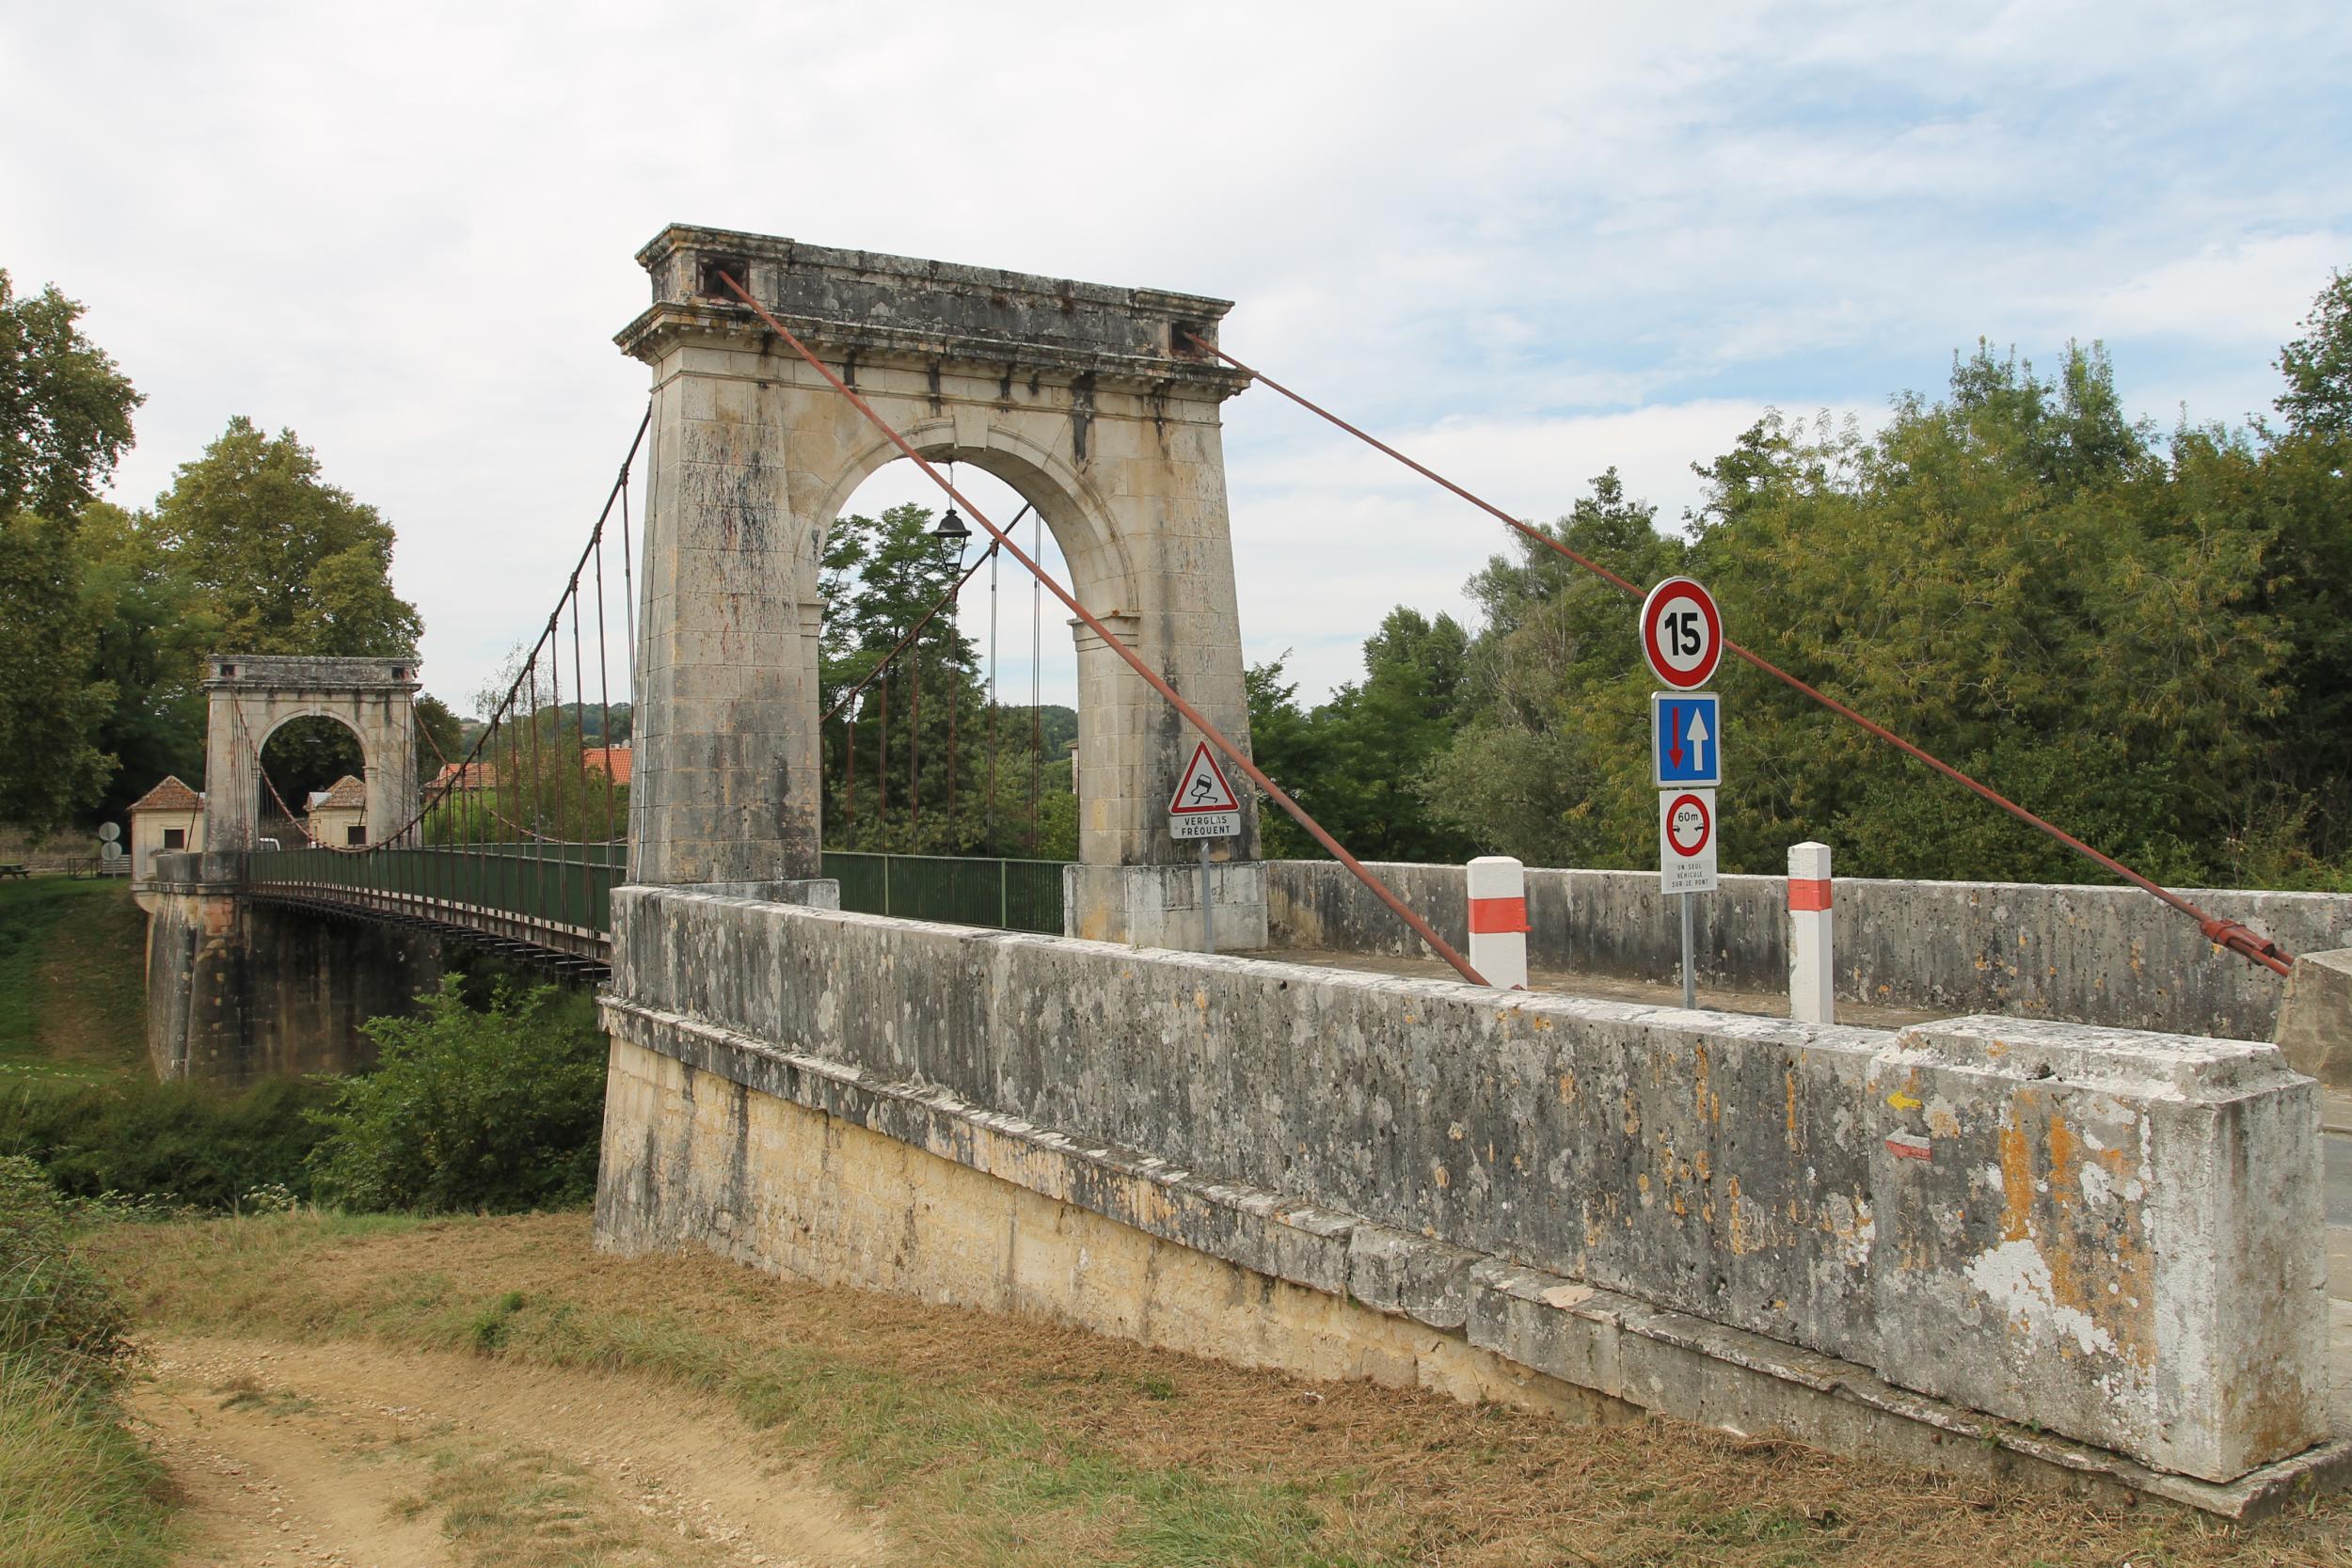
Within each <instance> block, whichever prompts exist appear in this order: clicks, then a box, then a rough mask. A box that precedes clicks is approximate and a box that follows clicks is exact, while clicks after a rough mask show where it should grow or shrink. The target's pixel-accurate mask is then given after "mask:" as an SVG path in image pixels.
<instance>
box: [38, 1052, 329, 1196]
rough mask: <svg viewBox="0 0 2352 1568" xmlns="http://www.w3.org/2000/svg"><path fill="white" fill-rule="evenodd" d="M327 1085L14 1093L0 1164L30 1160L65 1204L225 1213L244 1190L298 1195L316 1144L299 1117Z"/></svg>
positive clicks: (306, 1191)
mask: <svg viewBox="0 0 2352 1568" xmlns="http://www.w3.org/2000/svg"><path fill="white" fill-rule="evenodd" d="M334 1096H335V1090H334V1088H333V1086H332V1085H328V1084H324V1083H321V1082H318V1081H316V1080H304V1079H271V1080H268V1081H266V1082H263V1083H261V1084H257V1085H254V1086H253V1087H252V1088H249V1089H247V1090H246V1091H245V1092H244V1093H242V1094H232V1093H229V1092H227V1091H224V1090H221V1089H218V1088H215V1087H214V1086H212V1085H205V1084H191V1083H186V1082H183V1081H178V1082H172V1083H166V1084H159V1083H156V1082H154V1081H153V1080H151V1079H139V1078H126V1079H123V1080H121V1081H119V1082H117V1083H110V1084H103V1085H91V1086H88V1087H86V1088H73V1089H62V1088H57V1087H54V1086H49V1085H26V1086H24V1087H23V1088H20V1089H17V1090H16V1091H14V1092H13V1093H8V1094H0V1155H7V1154H14V1155H26V1156H30V1157H31V1158H32V1159H34V1160H36V1161H38V1162H40V1164H41V1166H42V1167H43V1168H44V1169H46V1170H47V1172H48V1174H49V1180H51V1181H52V1182H54V1183H55V1184H56V1187H57V1189H58V1190H59V1191H60V1192H63V1193H65V1194H67V1195H69V1196H74V1197H83V1198H96V1197H100V1196H104V1195H108V1194H123V1193H128V1194H137V1195H151V1196H168V1197H169V1198H170V1199H171V1200H173V1201H176V1202H179V1203H183V1204H189V1205H193V1206H195V1207H198V1208H204V1209H230V1208H234V1207H236V1206H237V1205H238V1204H239V1203H240V1202H241V1201H242V1200H243V1199H244V1198H245V1196H246V1194H247V1193H249V1192H252V1191H253V1190H254V1189H256V1188H263V1187H272V1186H280V1187H284V1188H285V1189H287V1191H288V1192H289V1193H290V1194H291V1195H292V1196H294V1197H295V1198H307V1197H308V1196H310V1167H309V1165H308V1164H306V1163H305V1162H306V1161H307V1160H308V1158H309V1156H310V1150H311V1149H312V1148H314V1147H315V1146H316V1145H317V1143H318V1141H319V1138H320V1136H321V1132H320V1129H319V1127H318V1126H317V1125H316V1123H315V1122H314V1121H313V1120H312V1119H311V1117H310V1115H309V1113H310V1111H312V1110H314V1109H316V1108H318V1107H320V1106H322V1105H325V1104H327V1103H328V1102H330V1101H332V1100H333V1099H334Z"/></svg>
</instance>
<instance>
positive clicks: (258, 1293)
mask: <svg viewBox="0 0 2352 1568" xmlns="http://www.w3.org/2000/svg"><path fill="white" fill-rule="evenodd" d="M587 1230H588V1225H587V1220H586V1217H585V1216H583V1215H577V1214H564V1215H552V1216H532V1217H524V1218H516V1219H501V1220H454V1221H440V1222H434V1223H431V1224H422V1225H416V1224H397V1223H391V1224H388V1223H386V1222H371V1223H368V1224H364V1225H361V1224H358V1223H355V1222H348V1221H336V1220H332V1219H325V1220H322V1219H319V1218H317V1217H310V1218H294V1219H291V1220H230V1221H218V1222H209V1223H206V1224H202V1225H193V1226H173V1227H152V1228H135V1227H124V1228H122V1229H119V1230H118V1231H115V1232H113V1233H112V1234H111V1235H110V1236H109V1238H108V1242H109V1245H110V1247H111V1248H112V1258H113V1262H112V1267H113V1268H114V1269H115V1271H116V1272H117V1273H118V1274H119V1275H120V1276H121V1277H122V1278H123V1279H124V1280H125V1282H126V1283H127V1284H128V1285H129V1286H130V1288H131V1289H132V1291H133V1292H134V1293H135V1296H136V1297H137V1298H138V1300H139V1303H140V1306H141V1309H142V1312H143V1314H147V1315H153V1316H156V1317H159V1318H161V1319H163V1320H165V1321H167V1322H170V1323H175V1324H179V1325H183V1326H186V1327H189V1328H195V1329H201V1330H211V1331H215V1332H220V1331H228V1332H234V1333H239V1334H246V1335H264V1336H267V1335H278V1336H302V1337H310V1336H316V1335H341V1336H366V1337H373V1338H379V1339H382V1340H385V1341H387V1342H389V1343H395V1344H423V1345H431V1346H436V1347H440V1348H471V1349H474V1350H476V1351H477V1352H478V1353H482V1354H495V1355H497V1356H499V1357H501V1359H508V1360H516V1361H520V1362H523V1363H525V1364H531V1363H534V1362H535V1363H540V1364H549V1365H570V1366H590V1367H596V1368H599V1369H603V1370H623V1371H631V1372H635V1373H637V1374H640V1375H644V1376H647V1377H651V1378H658V1379H667V1380H673V1381H676V1382H681V1383H685V1384H690V1385H692V1386H696V1387H700V1388H704V1389H707V1390H711V1391H715V1392H718V1393H721V1394H723V1395H724V1396H726V1397H729V1398H731V1399H733V1400H734V1401H735V1402H737V1404H738V1407H739V1409H741V1410H742V1411H743V1412H744V1413H745V1415H746V1416H747V1417H750V1418H752V1419H753V1421H754V1423H755V1425H757V1426H759V1427H760V1428H762V1429H763V1434H764V1436H765V1437H766V1438H767V1439H768V1440H770V1441H772V1442H773V1443H774V1444H775V1445H776V1452H777V1453H778V1455H779V1456H780V1457H783V1458H786V1459H789V1460H792V1461H794V1462H798V1463H807V1464H812V1465H815V1466H817V1468H818V1470H819V1471H820V1472H821V1473H822V1474H823V1475H824V1477H825V1478H826V1479H827V1480H828V1481H830V1482H832V1483H833V1484H834V1486H836V1487H838V1488H840V1489H841V1490H843V1491H845V1492H847V1493H848V1494H850V1496H851V1497H855V1498H857V1499H858V1500H860V1501H867V1502H873V1503H877V1504H879V1505H881V1506H882V1508H883V1509H884V1510H885V1514H886V1517H887V1520H888V1523H889V1526H890V1528H892V1530H893V1532H894V1533H895V1534H896V1535H898V1537H899V1538H900V1539H902V1540H907V1541H911V1542H913V1543H914V1544H915V1545H916V1547H917V1548H918V1550H920V1551H922V1552H923V1554H924V1560H942V1561H945V1560H955V1561H959V1562H972V1563H984V1562H1004V1563H1014V1562H1022V1563H1027V1562H1036V1563H1057V1564H1058V1563H1066V1562H1144V1563H1210V1562H1289V1563H1301V1564H1305V1563H1329V1564H1339V1563H1373V1562H1382V1563H1389V1562H1394V1563H1422V1564H1433V1565H1435V1564H1444V1565H1448V1568H1454V1565H1460V1568H1471V1565H1478V1568H1486V1565H1501V1564H1505V1563H1508V1564H1514V1565H1518V1564H1539V1563H1559V1564H1578V1565H1582V1564H1595V1563H1598V1564H1607V1565H1609V1568H1636V1565H1659V1564H1683V1563H1691V1564H1695V1563H1725V1564H1744V1565H1756V1568H1764V1565H1770V1568H1801V1565H1805V1564H1832V1563H1851V1564H1868V1565H1869V1568H1929V1565H1935V1568H1944V1565H1949V1564H1955V1563H1959V1564H1970V1565H1986V1568H1990V1565H1994V1564H2004V1565H2005V1564H2037V1563H2046V1564H2109V1565H2113V1564H2121V1563H2126V1562H2128V1563H2131V1564H2134V1565H2135V1568H2189V1565H2207V1564H2223V1563H2231V1564H2308V1565H2315V1568H2330V1565H2336V1568H2352V1513H2347V1511H2346V1510H2345V1509H2344V1507H2342V1506H2341V1505H2339V1504H2338V1503H2336V1502H2335V1501H2333V1500H2332V1499H2331V1500H2326V1501H2322V1502H2320V1503H2317V1504H2314V1505H2312V1506H2311V1507H2310V1508H2308V1509H2306V1510H2304V1511H2302V1512H2300V1513H2296V1515H2295V1516H2293V1517H2290V1518H2286V1519H2280V1520H2277V1521H2273V1522H2270V1523H2267V1524H2264V1525H2261V1526H2256V1527H2251V1528H2235V1527H2230V1526H2226V1525H2222V1524H2219V1523H2217V1522H2215V1521H2211V1520H2208V1519H2205V1518H2202V1517H2201V1516H2198V1515H2194V1514H2191V1513H2186V1512H2185V1511H2181V1510H2177V1509H2173V1508H2170V1507H2167V1506H2163V1505H2158V1504H2153V1503H2152V1504H2146V1505H2142V1506H2139V1507H2136V1508H2122V1509H2106V1508H2092V1507H2090V1506H2087V1505H2084V1504H2081V1503H2077V1502H2071V1501H2067V1500H2064V1499H2059V1498H2055V1497H2050V1496H2047V1495H2045V1494H2042V1493H2039V1492H2032V1491H2024V1490H2008V1489H2002V1488H1996V1487H1987V1486H1975V1485H1963V1484H1955V1483H1951V1482H1947V1481H1939V1480H1937V1479H1935V1478H1933V1477H1930V1476H1926V1475H1922V1474H1919V1473H1917V1472H1913V1471H1907V1470H1902V1469H1899V1468H1896V1467H1892V1466H1887V1465H1872V1464H1867V1463H1860V1462H1854V1461H1848V1460H1839V1459H1836V1458H1831V1457H1828V1456H1825V1455H1822V1454H1819V1453H1815V1452H1813V1451H1811V1450H1809V1449H1803V1448H1800V1447H1798V1446H1796V1445H1793V1444H1787V1443H1777V1442H1758V1441H1741V1440H1738V1439H1734V1438H1731V1437H1728V1436H1725V1435H1723V1434H1720V1433H1712V1432H1708V1431H1705V1430H1703V1429H1699V1428H1695V1427H1692V1426H1687V1425H1683V1424H1680V1423H1677V1422H1670V1421H1648V1422H1642V1423H1638V1424H1633V1425H1627V1426H1618V1427H1607V1428H1584V1427H1576V1426H1570V1425H1566V1424H1564V1423H1561V1422H1558V1421H1555V1420H1551V1419H1548V1418H1542V1417H1537V1416H1532V1415H1526V1414H1522V1413H1519V1412H1515V1411H1509V1410H1502V1409H1495V1408H1490V1407H1480V1408H1472V1407H1465V1406H1462V1405H1458V1404H1455V1403H1454V1402H1450V1401H1448V1400H1445V1399H1443V1398H1442V1397H1439V1396H1437V1395H1431V1394H1416V1393H1397V1392H1392V1391H1387V1390H1381V1389H1376V1388H1373V1387H1370V1386H1363V1385H1313V1386H1311V1385H1308V1384H1305V1383H1301V1382H1298V1381H1295V1380H1292V1379H1289V1378H1284V1377H1280V1376H1277V1375H1272V1374H1267V1373H1263V1372H1252V1371H1247V1370H1239V1369H1235V1368H1231V1367H1225V1366H1221V1365H1217V1364H1214V1363H1210V1362H1205V1361H1200V1360H1196V1359H1193V1358H1191V1357H1187V1356H1183V1355H1177V1354H1168V1353H1164V1352H1157V1351H1151V1350H1144V1349H1139V1348H1137V1347H1136V1346H1133V1345H1130V1344H1126V1343H1123V1342H1120V1341H1113V1340H1108V1339H1104V1338H1097V1337H1095V1336H1092V1335H1089V1334H1086V1333H1082V1332H1078V1331H1074V1330H1069V1329H1064V1328H1059V1327H1056V1326H1052V1325H1048V1324H1042V1323H1035V1322H1029V1321H1025V1320H1015V1319H1008V1318H1003V1317H997V1316H993V1315H991V1314H987V1313H978V1312H969V1311H960V1310H945V1309H936V1308H926V1307H920V1306H917V1305H914V1304H911V1303H907V1302H902V1301H898V1300H896V1299H893V1298H889V1297H882V1296H875V1295H868V1294H865V1293H861V1292H856V1291H839V1290H824V1289H817V1288H813V1287H809V1286H804V1285H799V1284H794V1283H791V1282H787V1281H779V1280H774V1279H771V1278H769V1277H767V1276H765V1275H758V1274H755V1273H754V1272H752V1271H749V1270H746V1269H742V1268H739V1267H736V1266H733V1265H730V1264H727V1263H723V1262H721V1261H719V1260H717V1259H711V1258H708V1257H706V1256H702V1255H699V1254H697V1255H681V1256H675V1257H665V1258H657V1259H635V1260H624V1259H611V1258H603V1257H599V1256H597V1255H596V1254H595V1253H593V1252H592V1251H591V1250H590V1248H589V1245H588V1234H587Z"/></svg>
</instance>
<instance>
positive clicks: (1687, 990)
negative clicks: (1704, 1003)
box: [1682, 893, 1699, 1007]
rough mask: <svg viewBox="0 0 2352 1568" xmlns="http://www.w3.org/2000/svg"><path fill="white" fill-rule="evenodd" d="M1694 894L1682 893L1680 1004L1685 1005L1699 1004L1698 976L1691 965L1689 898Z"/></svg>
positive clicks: (1693, 1005)
mask: <svg viewBox="0 0 2352 1568" xmlns="http://www.w3.org/2000/svg"><path fill="white" fill-rule="evenodd" d="M1695 896H1696V895H1694V894H1689V893H1686V894H1684V895H1682V1005H1683V1006H1686V1007H1695V1006H1698V1005H1699V987H1698V976H1697V974H1695V973H1694V972H1693V971H1692V967H1691V900H1692V898H1693V897H1695Z"/></svg>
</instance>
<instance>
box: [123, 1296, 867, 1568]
mask: <svg viewBox="0 0 2352 1568" xmlns="http://www.w3.org/2000/svg"><path fill="white" fill-rule="evenodd" d="M151 1348H152V1351H153V1361H152V1363H151V1368H152V1371H153V1376H152V1377H151V1378H150V1379H149V1380H147V1381H146V1382H144V1383H143V1384H142V1385H141V1386H140V1388H139V1390H138V1392H137V1395H136V1397H135V1401H134V1406H135V1412H136V1414H137V1415H138V1417H139V1418H140V1419H141V1420H142V1421H143V1422H144V1423H146V1425H147V1426H148V1427H149V1428H150V1429H151V1435H152V1437H153V1439H154V1441H155V1444H156V1447H157V1449H158V1451H159V1452H160V1453H161V1454H162V1455H163V1456H164V1458H165V1461H166V1463H167V1465H169V1467H170V1470H171V1474H172V1477H173V1479H174V1480H175V1481H177V1482H178V1483H179V1485H180V1486H181V1488H182V1490H183V1493H184V1495H185V1498H186V1503H185V1507H184V1509H183V1513H182V1520H183V1528H184V1530H185V1536H186V1541H187V1546H186V1549H185V1550H184V1551H183V1555H182V1556H181V1558H180V1562H181V1563H182V1564H183V1565H187V1568H194V1565H197V1564H206V1565H214V1564H232V1563H233V1564H237V1565H239V1568H296V1565H303V1568H325V1565H333V1568H442V1565H445V1564H448V1565H456V1564H467V1565H473V1564H479V1565H483V1568H501V1565H509V1564H511V1565H515V1568H522V1565H526V1564H530V1565H536V1564H541V1563H558V1562H561V1563H580V1564H596V1565H607V1564H610V1565H612V1568H621V1565H624V1564H627V1565H632V1568H634V1565H639V1564H643V1565H646V1568H668V1565H672V1564H678V1565H683V1564H687V1563H694V1564H706V1563H708V1564H727V1565H730V1568H732V1565H736V1564H765V1565H768V1568H835V1565H843V1568H853V1565H865V1564H879V1563H882V1562H883V1561H885V1560H887V1558H888V1556H889V1554H888V1552H887V1549H886V1546H885V1543H884V1542H883V1540H882V1535H881V1532H880V1531H879V1530H878V1529H877V1528H875V1527H874V1526H873V1525H872V1524H870V1523H868V1522H866V1521H862V1520H860V1519H858V1518H856V1517H854V1516H853V1511H851V1510H849V1509H847V1508H846V1507H845V1506H844V1505H843V1504H842V1503H841V1502H840V1501H839V1500H838V1499H837V1498H834V1497H832V1496H830V1495H829V1494H828V1493H827V1492H826V1491H825V1489H824V1488H823V1487H822V1486H821V1485H819V1484H818V1483H817V1482H815V1481H811V1480H809V1479H807V1478H805V1477H798V1476H794V1475H792V1474H789V1473H781V1472H780V1471H779V1469H778V1467H777V1466H775V1465H772V1464H771V1462H769V1461H767V1460H765V1459H764V1458H763V1457H762V1456H761V1454H762V1450H761V1446H760V1445H759V1444H758V1443H757V1441H756V1437H755V1434H754V1433H751V1432H750V1431H749V1430H748V1429H747V1428H746V1427H745V1426H744V1424H743V1422H742V1420H741V1419H740V1418H739V1417H737V1416H736V1415H735V1414H734V1412H732V1411H731V1410H729V1409H727V1408H725V1407H724V1406H722V1405H719V1404H716V1403H714V1402H707V1401H701V1400H697V1399H695V1398H693V1397H692V1396H691V1395H683V1394H680V1393H679V1392H678V1391H677V1390H675V1388H665V1387H659V1386H654V1385H651V1384H646V1383H643V1382H639V1381H637V1380H633V1379H629V1378H622V1377H599V1376H595V1375H592V1374H587V1373H578V1372H557V1371H549V1370H544V1369H532V1370H523V1369H517V1368H512V1367H507V1366H503V1365H501V1364H500V1363H497V1362H492V1361H486V1360H484V1359H482V1358H479V1357H474V1356H462V1355H452V1354H432V1353H427V1352H413V1353H395V1352H391V1351H388V1350H385V1349H382V1348H380V1347H376V1346H373V1345H367V1344H359V1343H352V1342H343V1341H337V1342H334V1343H322V1344H313V1345H304V1346H291V1345H283V1344H278V1343H270V1342H258V1341H250V1340H235V1339H208V1338H183V1337H169V1338H159V1339H156V1340H154V1341H152V1342H151Z"/></svg>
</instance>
